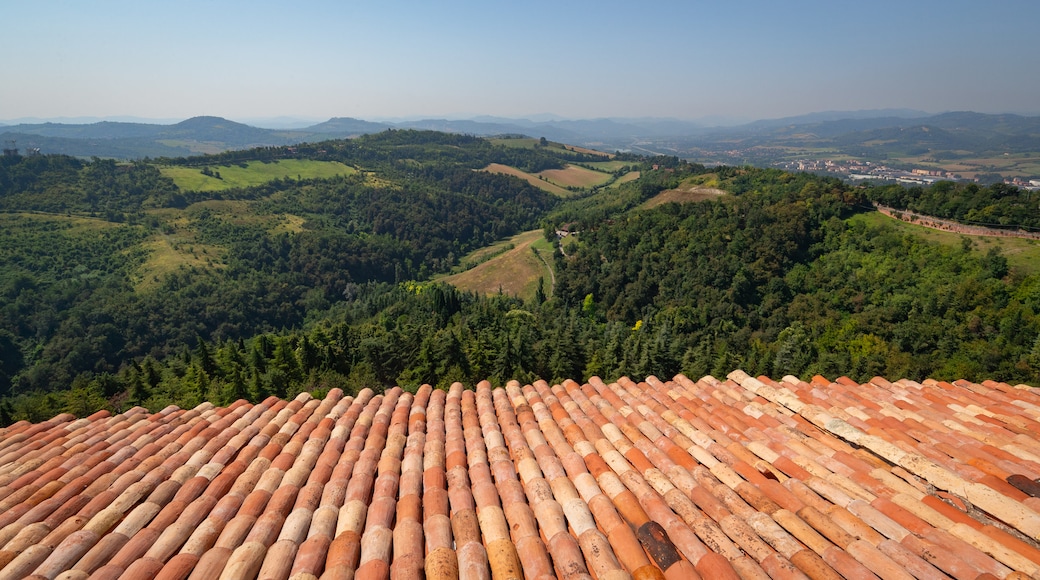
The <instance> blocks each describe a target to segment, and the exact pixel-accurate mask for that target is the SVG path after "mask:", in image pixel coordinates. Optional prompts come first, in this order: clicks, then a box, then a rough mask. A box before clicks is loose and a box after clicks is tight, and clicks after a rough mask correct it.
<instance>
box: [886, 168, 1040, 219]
mask: <svg viewBox="0 0 1040 580" xmlns="http://www.w3.org/2000/svg"><path fill="white" fill-rule="evenodd" d="M868 191H869V193H868V197H869V199H870V200H871V201H873V202H875V203H879V204H881V205H886V206H889V207H892V208H895V209H900V210H909V211H913V212H916V213H921V214H925V215H929V216H933V217H937V218H942V219H949V220H955V221H958V222H961V223H965V224H972V225H981V226H987V227H993V228H1004V229H1015V230H1017V229H1022V230H1027V231H1034V232H1035V231H1040V211H1037V210H1038V209H1040V192H1036V191H1029V190H1026V189H1020V188H1017V187H1014V186H1012V185H1006V184H1004V183H995V184H993V185H990V186H987V187H982V186H980V185H978V184H976V183H955V182H952V181H940V182H938V183H936V184H934V185H932V186H930V187H921V186H914V187H902V186H898V185H887V186H879V187H871V188H870V189H869V190H868Z"/></svg>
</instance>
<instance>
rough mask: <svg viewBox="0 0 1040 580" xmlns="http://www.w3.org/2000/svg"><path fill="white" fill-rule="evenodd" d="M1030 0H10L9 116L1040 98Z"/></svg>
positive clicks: (531, 110)
mask: <svg viewBox="0 0 1040 580" xmlns="http://www.w3.org/2000/svg"><path fill="white" fill-rule="evenodd" d="M1038 26H1040V1H1038V0H988V1H983V0H971V1H967V0H900V1H888V0H883V1H879V0H873V1H870V2H847V1H843V0H832V1H827V2H825V1H815V0H785V1H781V0H744V1H739V0H716V1H714V2H701V1H696V0H686V1H683V0H674V1H667V2H663V1H662V2H654V1H643V2H614V1H610V0H598V1H573V2H572V1H568V0H553V1H542V0H535V1H521V2H500V1H496V0H481V1H454V2H431V1H427V2H405V1H393V0H380V1H372V2H367V1H345V0H338V1H327V2H326V1H315V2H306V1H302V2H286V1H284V0H283V1H280V2H267V1H259V0H250V1H236V2H220V1H212V0H209V1H195V0H191V1H184V0H178V1H176V2H153V1H150V0H132V1H108V0H91V1H82V0H73V1H63V2H62V1H47V2H31V1H27V0H0V50H2V54H3V57H2V58H0V119H16V118H21V117H77V116H96V117H105V116H128V115H129V116H139V117H149V118H166V119H183V118H187V117H192V116H196V115H217V116H222V117H227V118H230V119H239V120H240V119H255V118H261V117H276V116H283V115H284V116H294V117H306V118H315V119H324V118H328V117H333V116H337V117H358V118H365V119H373V118H387V117H406V116H431V117H432V116H458V115H501V116H525V115H533V114H538V113H555V114H558V115H561V116H565V117H571V118H593V117H606V116H623V117H639V116H669V117H679V118H685V119H696V118H700V117H705V116H712V115H717V116H729V117H741V118H747V119H758V118H774V117H782V116H788V115H796V114H802V113H808V112H814V111H824V110H856V109H878V108H913V109H921V110H925V111H929V112H941V111H949V110H974V111H980V112H1025V113H1033V114H1036V113H1040V42H1038V41H1037V35H1036V30H1037V29H1038Z"/></svg>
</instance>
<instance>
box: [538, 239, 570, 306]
mask: <svg viewBox="0 0 1040 580" xmlns="http://www.w3.org/2000/svg"><path fill="white" fill-rule="evenodd" d="M531 251H532V252H534V255H535V256H538V259H539V260H541V261H542V265H543V266H545V269H546V270H548V271H549V296H552V295H553V294H555V293H556V272H553V269H552V266H550V265H549V262H546V261H545V258H544V257H543V256H542V253H541V252H539V251H538V249H537V248H535V247H533V246H531ZM560 251H561V252H562V251H563V248H560Z"/></svg>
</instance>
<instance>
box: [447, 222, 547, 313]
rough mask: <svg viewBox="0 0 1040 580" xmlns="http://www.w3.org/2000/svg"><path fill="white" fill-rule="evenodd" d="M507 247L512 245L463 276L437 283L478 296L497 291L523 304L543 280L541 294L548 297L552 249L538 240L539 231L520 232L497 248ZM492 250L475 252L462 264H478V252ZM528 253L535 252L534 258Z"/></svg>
mask: <svg viewBox="0 0 1040 580" xmlns="http://www.w3.org/2000/svg"><path fill="white" fill-rule="evenodd" d="M507 244H512V246H513V248H512V249H511V250H507V251H505V252H502V253H500V254H499V255H497V256H495V257H494V258H491V259H490V260H487V261H483V262H481V263H479V265H477V266H475V267H473V268H470V269H469V270H466V271H465V272H462V273H459V274H453V275H451V276H445V277H443V278H441V280H442V281H444V282H447V283H448V284H451V285H453V286H456V287H457V288H460V289H462V290H469V291H472V292H479V293H481V294H496V293H498V292H499V291H501V292H502V293H503V294H507V295H510V296H519V297H520V298H523V299H525V300H527V299H530V298H533V297H534V295H535V292H536V290H537V288H538V278H539V276H540V277H542V278H543V279H544V287H543V290H544V292H545V294H546V296H550V295H551V294H552V284H553V276H554V274H553V271H552V252H553V249H552V246H551V245H550V244H549V242H547V241H545V238H544V237H542V230H532V231H529V232H524V233H522V234H519V235H516V236H513V237H512V238H510V239H509V240H508V241H505V242H501V245H507ZM498 245H499V244H496V246H498ZM494 248H495V246H491V247H490V248H482V249H480V250H477V251H476V252H473V253H472V254H470V255H468V256H466V257H465V258H463V259H462V262H463V263H466V262H478V261H480V255H479V254H480V253H481V252H488V251H491V252H494V251H495V249H494ZM532 250H537V251H538V254H537V255H536V254H535V252H534V251H532ZM539 256H541V257H539Z"/></svg>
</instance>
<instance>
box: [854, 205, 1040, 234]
mask: <svg viewBox="0 0 1040 580" xmlns="http://www.w3.org/2000/svg"><path fill="white" fill-rule="evenodd" d="M874 207H875V208H876V209H877V210H878V211H879V212H881V213H882V214H884V215H887V216H888V217H890V218H893V219H897V220H901V221H904V222H907V223H911V224H916V225H919V226H924V227H926V228H931V229H933V230H942V231H944V232H953V233H955V234H964V235H967V236H993V237H999V238H1024V239H1027V240H1040V232H1027V231H1024V230H1002V229H999V228H987V227H983V226H969V225H964V224H962V223H958V222H955V221H952V220H944V219H941V218H937V217H932V216H928V215H924V214H919V213H914V212H912V211H908V210H899V209H893V208H891V207H887V206H883V205H878V204H874Z"/></svg>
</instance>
